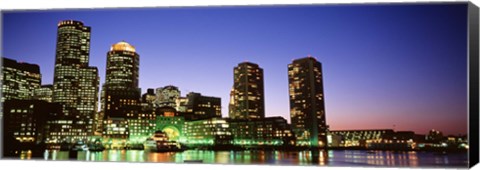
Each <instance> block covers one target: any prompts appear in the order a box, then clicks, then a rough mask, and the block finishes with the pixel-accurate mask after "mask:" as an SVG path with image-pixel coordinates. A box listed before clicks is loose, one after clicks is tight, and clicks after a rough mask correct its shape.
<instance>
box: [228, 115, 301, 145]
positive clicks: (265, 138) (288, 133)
mask: <svg viewBox="0 0 480 170" xmlns="http://www.w3.org/2000/svg"><path fill="white" fill-rule="evenodd" d="M227 122H228V124H229V127H230V131H231V132H232V135H233V143H234V145H239V146H242V147H268V146H294V144H295V137H294V135H293V133H292V130H291V128H290V126H289V124H288V123H287V120H286V119H285V118H283V117H267V118H262V119H227Z"/></svg>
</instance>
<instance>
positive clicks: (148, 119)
mask: <svg viewBox="0 0 480 170" xmlns="http://www.w3.org/2000/svg"><path fill="white" fill-rule="evenodd" d="M89 53H90V27H88V26H85V25H84V24H83V23H82V22H79V21H73V20H66V21H61V22H59V24H58V31H57V46H56V57H55V72H54V78H53V84H52V85H42V84H41V74H40V68H39V66H38V65H35V64H28V63H21V62H17V61H14V60H11V59H8V58H2V63H3V65H2V77H1V81H2V99H1V100H2V103H3V112H4V113H3V118H4V122H5V123H4V127H3V129H4V132H5V133H3V134H4V136H3V139H4V140H5V141H6V142H5V145H8V146H34V145H39V144H44V145H45V146H47V147H50V148H58V147H59V146H60V145H62V144H72V143H76V142H84V143H88V142H90V141H98V140H100V141H102V143H103V145H104V146H106V147H107V148H125V147H126V148H135V147H138V146H141V144H142V143H143V142H145V140H146V139H147V138H149V137H150V136H152V135H153V134H154V133H155V132H156V131H163V132H164V133H165V134H166V135H167V136H168V138H169V140H171V141H176V142H179V143H181V144H183V145H187V146H192V147H202V146H227V147H228V146H242V147H264V146H305V147H321V148H323V147H327V146H330V147H349V146H364V147H382V146H383V145H380V144H381V143H385V142H384V141H389V142H391V141H392V140H393V141H398V140H401V141H403V142H402V143H407V144H411V143H412V141H411V140H412V139H413V137H414V136H415V135H414V134H413V136H412V133H401V132H393V131H392V130H370V131H330V132H329V130H328V126H327V125H326V118H325V115H326V114H325V102H324V100H325V96H324V89H323V75H322V65H321V63H320V62H318V61H317V60H316V59H315V58H313V57H310V56H309V57H305V58H301V59H296V60H293V62H292V63H291V64H289V65H288V85H289V99H290V119H291V124H289V123H288V122H287V120H286V119H285V118H283V117H266V116H265V97H264V77H263V69H262V68H260V66H259V65H258V64H255V63H251V62H242V63H240V64H238V66H236V67H234V69H233V87H232V89H231V92H230V102H229V106H228V108H229V113H228V115H229V116H228V117H225V118H223V117H222V113H221V108H222V106H221V99H220V98H219V97H211V96H204V95H202V94H201V93H196V92H190V93H188V94H186V95H185V96H182V95H181V92H180V90H179V88H178V87H175V86H172V85H169V86H165V87H159V88H156V89H153V88H149V89H147V91H146V93H145V94H141V89H140V87H139V75H140V74H139V67H140V55H139V53H137V51H136V49H135V47H134V46H132V45H130V44H129V43H127V42H125V41H121V42H118V43H116V44H113V45H112V46H111V48H110V50H109V51H108V52H107V54H106V63H107V64H106V72H105V83H104V84H102V90H101V91H100V100H98V96H99V94H98V93H99V86H100V85H99V82H100V81H99V80H100V78H99V75H98V69H97V68H96V67H92V66H89V55H90V54H89ZM392 134H393V135H392ZM430 137H432V138H436V137H435V136H434V135H433V136H432V135H431V136H430ZM13 148H14V147H13Z"/></svg>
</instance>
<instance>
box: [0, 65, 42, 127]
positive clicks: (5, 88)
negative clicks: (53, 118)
mask: <svg viewBox="0 0 480 170" xmlns="http://www.w3.org/2000/svg"><path fill="white" fill-rule="evenodd" d="M41 78H42V77H41V74H40V67H39V66H38V65H36V64H29V63H22V62H17V61H15V60H12V59H9V58H3V57H2V74H1V77H0V80H1V82H2V89H1V90H2V98H1V102H2V103H4V102H5V101H6V100H10V99H20V100H28V99H32V98H33V97H34V91H35V90H36V89H38V88H40V84H41ZM1 107H2V106H0V118H2V113H3V109H2V108H1Z"/></svg>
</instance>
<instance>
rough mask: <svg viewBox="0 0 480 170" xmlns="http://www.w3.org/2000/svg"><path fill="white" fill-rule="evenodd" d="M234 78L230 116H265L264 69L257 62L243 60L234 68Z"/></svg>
mask: <svg viewBox="0 0 480 170" xmlns="http://www.w3.org/2000/svg"><path fill="white" fill-rule="evenodd" d="M233 78H234V79H233V81H234V83H233V90H232V93H231V94H232V97H231V100H234V101H233V102H232V101H231V102H230V103H231V104H233V105H231V106H230V107H229V108H230V109H231V110H230V111H229V116H230V118H233V119H256V118H264V117H265V103H264V102H265V97H264V89H263V69H262V68H260V67H259V66H258V65H257V64H255V63H250V62H243V63H240V64H238V66H237V67H235V68H234V76H233Z"/></svg>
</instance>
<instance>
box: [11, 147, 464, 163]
mask: <svg viewBox="0 0 480 170" xmlns="http://www.w3.org/2000/svg"><path fill="white" fill-rule="evenodd" d="M43 156H44V159H45V160H81V161H114V162H125V161H126V162H173V163H183V162H202V163H217V164H286V165H333V166H366V165H373V166H405V167H418V166H427V167H432V166H434V167H443V166H453V167H466V166H467V165H468V157H467V153H452V154H436V153H432V152H415V151H409V152H395V151H360V150H329V151H326V150H311V151H261V150H258V151H256V150H247V151H207V150H187V151H184V152H164V153H155V152H147V151H143V150H105V151H103V152H89V151H81V152H67V151H46V152H45V153H44V154H43ZM20 159H31V152H28V151H24V152H22V153H21V154H20Z"/></svg>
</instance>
